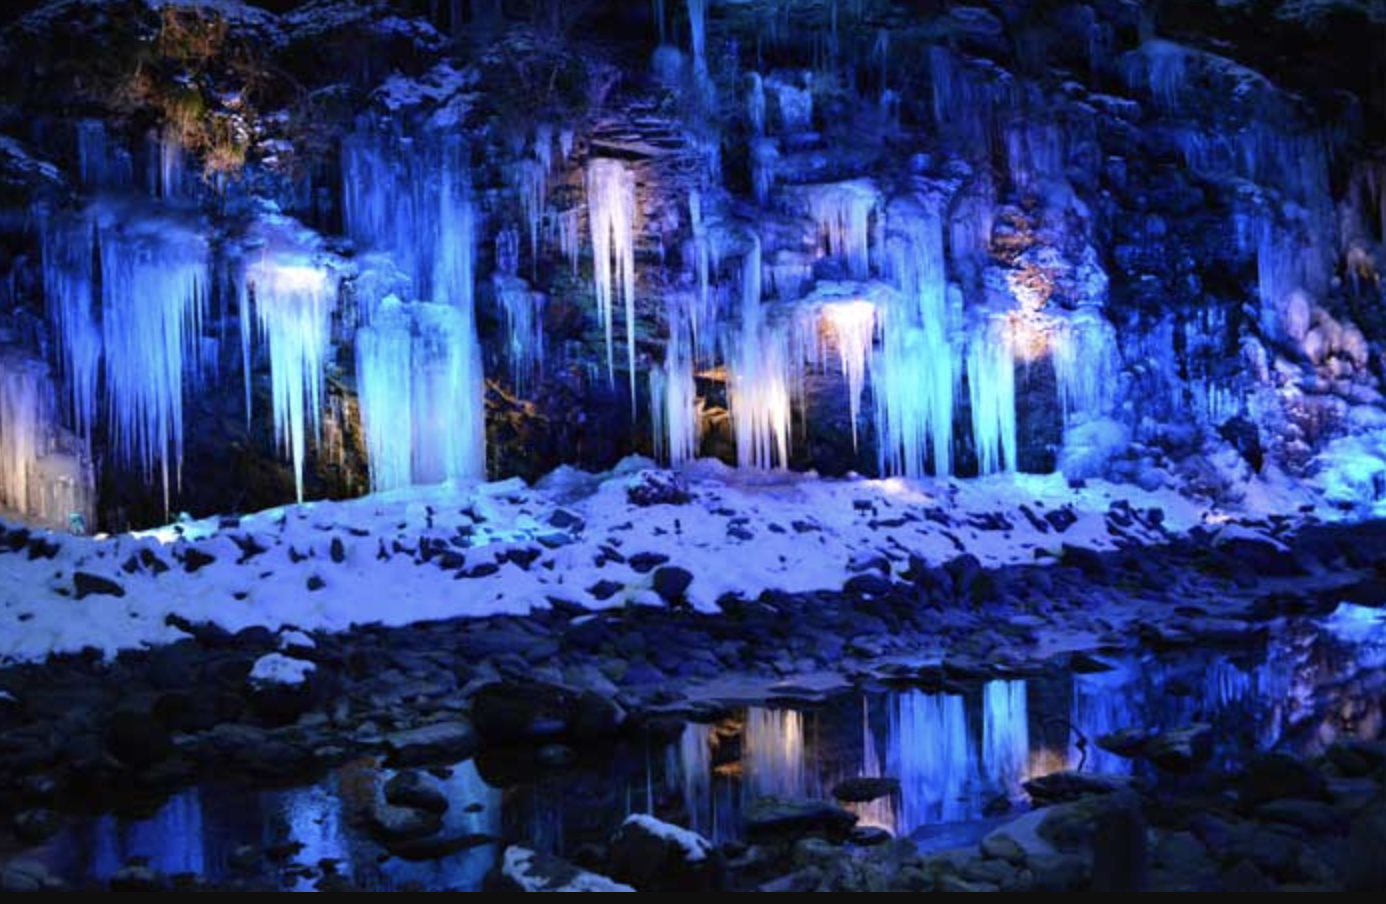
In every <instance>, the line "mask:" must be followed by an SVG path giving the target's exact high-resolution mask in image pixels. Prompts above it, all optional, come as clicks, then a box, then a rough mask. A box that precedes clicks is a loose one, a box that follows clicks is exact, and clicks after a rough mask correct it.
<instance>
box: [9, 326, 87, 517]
mask: <svg viewBox="0 0 1386 904" xmlns="http://www.w3.org/2000/svg"><path fill="white" fill-rule="evenodd" d="M63 440H66V443H65V444H66V445H67V446H68V447H74V446H76V442H75V441H74V440H73V438H71V437H68V436H66V432H65V431H64V430H63V429H62V427H61V425H60V423H59V420H58V410H57V403H56V397H55V395H54V392H53V384H52V381H51V379H50V377H49V372H48V366H47V365H46V364H44V363H43V362H42V361H39V360H36V359H34V358H30V357H28V356H26V355H23V354H21V353H19V352H17V351H15V350H11V349H7V348H3V347H0V510H5V509H8V510H10V511H14V512H18V513H19V514H21V515H25V516H27V517H30V518H33V519H34V520H35V521H37V522H39V523H41V524H46V525H51V526H53V527H58V528H68V529H72V528H74V527H77V526H80V523H81V522H85V521H86V520H87V519H88V518H89V517H90V515H91V511H90V506H91V503H90V497H91V475H90V474H89V473H88V472H87V470H86V467H85V465H84V462H83V458H82V455H81V454H80V452H79V451H77V450H71V451H68V450H64V449H63V448H62V441H63ZM74 518H76V519H78V521H79V524H77V525H75V524H74Z"/></svg>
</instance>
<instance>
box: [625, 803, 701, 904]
mask: <svg viewBox="0 0 1386 904" xmlns="http://www.w3.org/2000/svg"><path fill="white" fill-rule="evenodd" d="M607 867H608V870H607V871H608V872H609V873H610V874H611V876H612V877H613V878H615V879H617V880H618V881H621V882H626V883H628V884H630V885H633V886H635V887H636V888H637V889H639V890H640V891H716V890H719V889H721V888H722V887H723V885H724V883H725V878H726V876H725V873H726V864H725V862H724V861H723V858H722V853H721V851H719V850H718V849H717V848H716V847H715V846H713V844H712V842H710V841H708V840H707V839H706V838H704V837H702V836H701V835H699V834H697V833H696V832H692V831H689V830H688V829H684V828H681V827H679V826H676V825H671V824H670V823H667V822H663V821H661V820H658V819H655V818H654V817H653V816H648V815H645V814H634V815H632V816H628V817H626V821H625V822H624V823H622V824H621V828H620V829H619V830H618V831H617V832H616V834H615V835H614V836H613V837H612V839H611V843H610V845H609V848H608V854H607Z"/></svg>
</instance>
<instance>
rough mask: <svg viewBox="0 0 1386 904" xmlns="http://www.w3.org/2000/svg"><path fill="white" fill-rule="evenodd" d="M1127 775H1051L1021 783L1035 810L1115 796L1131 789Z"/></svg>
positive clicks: (1053, 773)
mask: <svg viewBox="0 0 1386 904" xmlns="http://www.w3.org/2000/svg"><path fill="white" fill-rule="evenodd" d="M1132 783H1133V779H1132V778H1131V776H1129V775H1108V774H1105V773H1101V772H1069V771H1064V772H1051V773H1049V774H1048V775H1041V776H1039V777H1037V778H1032V779H1030V780H1029V781H1027V782H1025V783H1024V788H1025V793H1026V794H1028V795H1030V799H1031V800H1032V801H1034V803H1035V805H1036V806H1044V805H1046V804H1056V803H1064V802H1067V801H1073V800H1079V799H1081V798H1084V797H1089V796H1092V795H1102V794H1115V793H1116V792H1118V791H1122V790H1125V789H1127V788H1130V787H1131V786H1132Z"/></svg>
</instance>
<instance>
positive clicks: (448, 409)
mask: <svg viewBox="0 0 1386 904" xmlns="http://www.w3.org/2000/svg"><path fill="white" fill-rule="evenodd" d="M342 157H343V159H342V169H343V182H344V191H343V196H344V206H345V211H344V213H345V219H346V227H347V233H348V235H350V236H351V237H352V239H353V241H355V242H356V243H357V245H358V246H359V247H362V248H365V249H369V250H373V251H376V252H380V253H383V254H385V255H388V256H389V257H390V258H391V259H392V260H393V261H394V263H395V264H396V266H397V267H398V269H399V270H400V271H402V272H403V273H404V275H405V276H406V277H407V280H408V291H409V292H410V294H411V297H412V298H414V299H418V300H423V301H430V302H433V305H434V306H442V307H444V308H448V309H451V313H444V312H442V311H440V310H438V309H437V308H435V307H432V306H417V305H416V306H415V307H414V308H413V309H412V310H413V313H414V317H415V321H416V324H415V332H416V335H418V336H421V337H423V340H424V341H425V345H426V348H427V350H428V351H427V354H426V355H423V356H421V355H420V353H419V349H417V348H416V349H415V353H414V355H413V358H412V360H413V362H414V363H413V367H414V371H413V374H412V379H413V384H414V398H415V399H418V398H420V393H425V394H426V396H427V397H428V398H430V399H434V400H436V402H437V404H439V405H443V406H445V407H443V408H440V409H439V411H438V412H425V414H426V415H427V416H426V417H424V418H420V417H418V416H417V415H418V414H419V413H418V412H415V417H414V425H415V426H414V434H413V439H412V442H413V444H414V449H413V454H412V460H413V479H414V480H415V481H419V482H437V481H441V480H446V479H453V478H458V477H480V476H483V475H484V474H485V471H486V410H485V403H484V377H483V373H482V365H481V349H480V345H479V343H478V340H477V333H476V309H475V301H474V295H475V285H474V281H475V255H476V248H475V243H476V237H475V209H474V205H473V201H472V197H471V186H470V174H469V172H468V169H467V162H466V161H467V157H466V152H465V147H464V145H463V144H462V141H461V140H460V138H459V137H458V136H456V135H453V134H449V133H446V132H430V133H427V134H423V135H419V136H414V137H411V136H407V135H403V134H401V133H400V132H399V131H398V130H397V129H396V128H394V127H384V128H382V127H380V126H372V125H371V124H369V123H365V124H363V127H362V128H360V129H358V130H357V131H356V132H355V133H354V134H353V135H350V136H348V137H347V138H346V139H345V140H344V141H343V153H342ZM368 301H371V299H368ZM423 320H426V321H427V323H426V324H425V323H423V322H422V321H423ZM425 327H427V329H425ZM448 343H453V345H452V346H448ZM421 386H426V387H427V388H426V389H421V388H420V387H421ZM395 399H396V402H397V403H398V404H402V401H400V398H399V397H398V396H396V397H395ZM444 416H445V418H446V420H445V421H443V422H437V419H438V418H440V417H444ZM421 425H431V426H430V427H429V429H425V427H424V426H421ZM421 443H422V444H423V445H421Z"/></svg>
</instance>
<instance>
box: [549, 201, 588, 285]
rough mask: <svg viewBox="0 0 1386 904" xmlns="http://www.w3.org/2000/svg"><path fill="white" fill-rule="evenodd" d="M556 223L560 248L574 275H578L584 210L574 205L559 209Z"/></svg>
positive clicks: (555, 219) (555, 218)
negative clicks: (566, 208)
mask: <svg viewBox="0 0 1386 904" xmlns="http://www.w3.org/2000/svg"><path fill="white" fill-rule="evenodd" d="M554 223H555V228H556V229H557V230H558V250H559V252H560V253H561V254H562V255H563V257H564V258H566V259H567V261H568V266H569V268H571V270H572V272H573V275H574V276H577V272H578V262H579V261H580V260H581V257H582V210H581V209H580V208H577V207H573V208H570V209H568V210H563V211H559V212H558V214H557V215H556V216H555V217H554Z"/></svg>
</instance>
